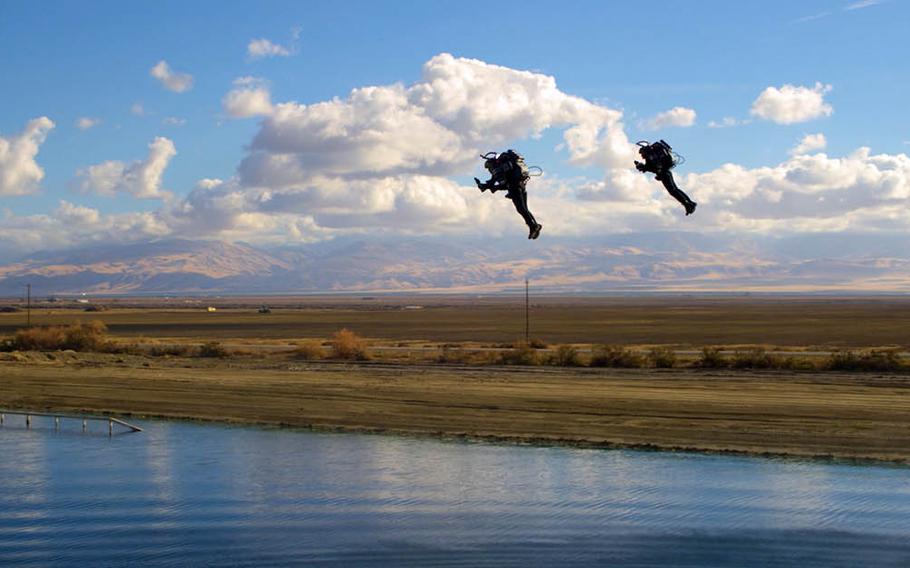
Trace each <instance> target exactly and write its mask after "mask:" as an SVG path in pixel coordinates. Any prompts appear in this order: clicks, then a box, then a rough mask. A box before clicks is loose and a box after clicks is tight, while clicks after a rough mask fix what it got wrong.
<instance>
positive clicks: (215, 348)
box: [198, 341, 230, 359]
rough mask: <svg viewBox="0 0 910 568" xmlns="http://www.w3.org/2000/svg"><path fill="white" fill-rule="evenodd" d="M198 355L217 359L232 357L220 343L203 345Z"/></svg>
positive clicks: (210, 342) (212, 342)
mask: <svg viewBox="0 0 910 568" xmlns="http://www.w3.org/2000/svg"><path fill="white" fill-rule="evenodd" d="M198 355H199V356H200V357H211V358H217V359H225V358H226V357H228V356H229V355H230V353H228V350H227V349H225V348H224V346H223V345H221V343H220V342H218V341H209V342H208V343H203V344H202V345H200V346H199V352H198Z"/></svg>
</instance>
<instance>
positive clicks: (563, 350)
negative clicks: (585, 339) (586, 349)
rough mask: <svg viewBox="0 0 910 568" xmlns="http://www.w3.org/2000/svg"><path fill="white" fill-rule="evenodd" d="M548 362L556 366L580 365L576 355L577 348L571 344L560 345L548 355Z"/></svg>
mask: <svg viewBox="0 0 910 568" xmlns="http://www.w3.org/2000/svg"><path fill="white" fill-rule="evenodd" d="M550 364H551V365H556V366H557V367H580V366H581V358H580V357H579V356H578V349H577V348H576V347H574V346H573V345H560V346H559V347H557V348H556V352H555V353H553V355H551V356H550Z"/></svg>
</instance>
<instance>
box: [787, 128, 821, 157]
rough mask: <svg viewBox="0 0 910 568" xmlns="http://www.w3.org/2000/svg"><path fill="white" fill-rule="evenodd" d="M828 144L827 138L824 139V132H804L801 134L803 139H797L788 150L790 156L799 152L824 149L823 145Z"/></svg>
mask: <svg viewBox="0 0 910 568" xmlns="http://www.w3.org/2000/svg"><path fill="white" fill-rule="evenodd" d="M827 145H828V140H826V139H825V135H824V134H821V133H819V134H806V135H805V136H803V139H802V140H800V141H799V144H797V145H796V146H795V147H794V148H793V149H792V150H790V155H791V156H798V155H800V154H808V153H810V152H814V151H816V150H824V149H825V146H827Z"/></svg>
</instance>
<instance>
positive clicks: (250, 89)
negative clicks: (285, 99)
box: [221, 77, 272, 118]
mask: <svg viewBox="0 0 910 568" xmlns="http://www.w3.org/2000/svg"><path fill="white" fill-rule="evenodd" d="M221 105H222V107H223V108H224V112H226V113H227V115H228V116H230V117H233V118H249V117H252V116H265V115H269V114H272V98H271V93H270V92H269V84H268V82H267V81H265V80H263V79H259V78H257V77H240V78H238V79H235V80H234V88H233V89H232V90H231V91H230V92H229V93H228V94H227V95H225V96H224V98H223V99H222V100H221Z"/></svg>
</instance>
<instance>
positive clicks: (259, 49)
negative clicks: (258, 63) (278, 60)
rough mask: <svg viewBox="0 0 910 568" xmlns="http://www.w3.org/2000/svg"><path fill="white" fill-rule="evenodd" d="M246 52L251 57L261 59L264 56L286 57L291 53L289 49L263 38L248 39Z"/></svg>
mask: <svg viewBox="0 0 910 568" xmlns="http://www.w3.org/2000/svg"><path fill="white" fill-rule="evenodd" d="M246 53H247V55H248V56H249V57H250V58H251V59H262V58H264V57H287V56H289V55H291V50H290V49H288V48H287V47H284V46H282V45H278V44H277V43H272V42H271V41H269V40H267V39H265V38H260V39H251V40H250V43H248V44H247V46H246Z"/></svg>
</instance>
